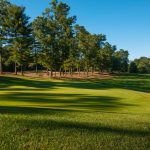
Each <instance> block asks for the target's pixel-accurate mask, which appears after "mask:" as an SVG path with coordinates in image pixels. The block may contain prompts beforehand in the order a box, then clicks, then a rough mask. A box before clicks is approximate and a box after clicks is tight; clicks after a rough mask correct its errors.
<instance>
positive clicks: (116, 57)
mask: <svg viewBox="0 0 150 150" xmlns="http://www.w3.org/2000/svg"><path fill="white" fill-rule="evenodd" d="M128 57H129V52H128V51H127V50H123V49H121V50H119V51H116V52H115V53H114V54H113V63H112V65H113V67H112V71H118V72H127V71H128V64H129V58H128Z"/></svg>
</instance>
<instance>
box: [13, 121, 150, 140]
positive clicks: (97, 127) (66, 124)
mask: <svg viewBox="0 0 150 150" xmlns="http://www.w3.org/2000/svg"><path fill="white" fill-rule="evenodd" d="M16 121H17V122H18V123H19V126H20V127H22V131H21V132H23V134H24V132H25V130H24V129H26V131H27V132H30V130H32V129H46V130H57V131H58V130H61V129H63V130H64V129H65V130H66V131H68V130H70V131H71V132H74V131H75V132H80V133H81V132H83V133H85V132H89V133H94V134H114V135H121V136H131V137H132V136H133V137H147V138H149V137H150V130H148V129H147V130H143V129H136V128H135V129H131V128H123V127H116V126H111V125H104V124H102V123H100V124H95V123H83V122H73V121H64V120H63V121H62V120H59V121H58V120H50V119H49V120H46V119H42V120H35V119H32V120H26V119H24V120H23V119H17V120H16Z"/></svg>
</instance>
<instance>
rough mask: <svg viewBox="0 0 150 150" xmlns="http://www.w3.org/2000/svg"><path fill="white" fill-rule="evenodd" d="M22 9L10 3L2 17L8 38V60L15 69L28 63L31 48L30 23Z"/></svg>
mask: <svg viewBox="0 0 150 150" xmlns="http://www.w3.org/2000/svg"><path fill="white" fill-rule="evenodd" d="M24 11H25V8H24V7H19V6H16V5H12V4H11V5H10V6H9V7H7V9H6V14H7V17H6V18H4V22H5V23H4V30H5V31H7V32H8V35H7V37H8V39H9V43H8V44H9V47H8V49H9V51H10V57H9V59H8V62H13V63H15V71H16V67H17V66H21V68H22V67H23V66H24V65H25V64H26V63H28V57H29V56H30V50H31V48H30V45H31V43H32V40H31V24H30V23H29V17H28V16H26V15H25V13H24ZM16 73H17V71H16Z"/></svg>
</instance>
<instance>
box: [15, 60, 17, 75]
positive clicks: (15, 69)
mask: <svg viewBox="0 0 150 150" xmlns="http://www.w3.org/2000/svg"><path fill="white" fill-rule="evenodd" d="M15 75H17V63H16V62H15Z"/></svg>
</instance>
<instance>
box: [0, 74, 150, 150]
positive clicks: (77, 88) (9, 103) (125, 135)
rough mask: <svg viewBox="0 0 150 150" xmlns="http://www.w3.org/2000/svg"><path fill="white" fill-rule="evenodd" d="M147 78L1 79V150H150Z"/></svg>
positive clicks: (149, 101)
mask: <svg viewBox="0 0 150 150" xmlns="http://www.w3.org/2000/svg"><path fill="white" fill-rule="evenodd" d="M149 118H150V76H149V75H126V76H119V77H118V76H114V77H110V79H99V80H98V79H95V80H94V79H93V80H84V81H82V80H65V79H63V80H56V79H39V78H35V79H34V78H26V77H8V76H7V77H4V76H0V149H1V150H9V149H10V150H12V149H14V150H16V149H21V150H22V149H25V150H26V149H31V150H32V149H44V150H45V149H106V150H107V149H140V150H141V149H149V148H150V119H149Z"/></svg>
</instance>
